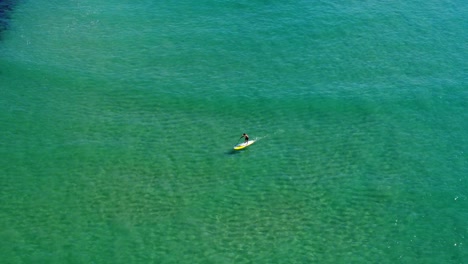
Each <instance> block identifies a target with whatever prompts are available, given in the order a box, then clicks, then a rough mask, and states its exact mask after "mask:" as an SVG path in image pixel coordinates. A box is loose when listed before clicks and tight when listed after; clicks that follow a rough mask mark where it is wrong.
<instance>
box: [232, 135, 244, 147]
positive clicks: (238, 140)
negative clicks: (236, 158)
mask: <svg viewBox="0 0 468 264" xmlns="http://www.w3.org/2000/svg"><path fill="white" fill-rule="evenodd" d="M241 138H242V136H241V137H240V138H239V139H238V140H237V142H236V144H235V145H237V144H239V140H240V139H241ZM235 145H234V146H235Z"/></svg>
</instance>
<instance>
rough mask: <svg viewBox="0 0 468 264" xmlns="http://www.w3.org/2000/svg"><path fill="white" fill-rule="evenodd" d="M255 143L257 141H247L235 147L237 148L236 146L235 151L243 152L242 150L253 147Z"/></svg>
mask: <svg viewBox="0 0 468 264" xmlns="http://www.w3.org/2000/svg"><path fill="white" fill-rule="evenodd" d="M253 143H255V140H249V141H247V142H244V143H241V144H238V145H235V146H234V150H241V149H244V148H246V147H248V146H250V145H252V144H253Z"/></svg>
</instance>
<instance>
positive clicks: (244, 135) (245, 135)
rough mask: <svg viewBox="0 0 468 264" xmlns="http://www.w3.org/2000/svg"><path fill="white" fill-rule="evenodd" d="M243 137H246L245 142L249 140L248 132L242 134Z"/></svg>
mask: <svg viewBox="0 0 468 264" xmlns="http://www.w3.org/2000/svg"><path fill="white" fill-rule="evenodd" d="M241 138H245V143H247V142H248V141H249V135H247V134H246V133H244V134H242V136H241Z"/></svg>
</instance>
